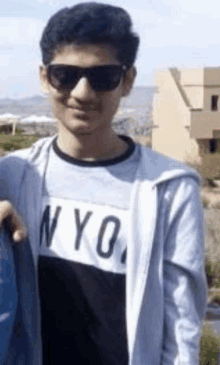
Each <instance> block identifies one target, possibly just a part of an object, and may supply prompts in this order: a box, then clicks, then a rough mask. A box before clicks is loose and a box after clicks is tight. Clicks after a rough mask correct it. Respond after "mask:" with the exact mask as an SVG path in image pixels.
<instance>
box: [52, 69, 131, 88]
mask: <svg viewBox="0 0 220 365" xmlns="http://www.w3.org/2000/svg"><path fill="white" fill-rule="evenodd" d="M56 67H64V68H66V69H67V70H68V69H69V70H71V69H72V70H75V71H77V77H76V79H75V80H74V82H71V81H69V83H67V84H66V87H65V85H60V87H59V86H58V85H55V83H54V82H53V79H52V75H51V73H52V70H53V69H54V68H56ZM102 69H111V70H114V69H116V70H118V71H121V74H120V75H119V77H118V80H117V81H116V82H112V85H108V87H107V88H106V87H105V88H98V87H95V86H94V85H95V82H93V81H94V79H93V78H92V72H94V71H95V72H97V71H98V70H102ZM46 70H47V78H48V81H49V83H50V84H51V85H52V87H54V88H55V89H57V90H58V91H71V90H73V89H74V88H75V87H76V85H77V83H78V82H79V80H80V79H81V78H82V77H86V78H87V79H88V80H89V83H90V85H91V87H92V89H93V90H94V91H96V92H99V91H100V92H103V91H112V90H114V89H116V88H117V87H118V85H119V83H120V80H121V78H122V76H124V74H125V71H126V70H127V66H125V65H100V66H94V67H85V68H84V67H78V66H72V65H66V64H50V65H48V66H47V67H46ZM96 82H97V80H96Z"/></svg>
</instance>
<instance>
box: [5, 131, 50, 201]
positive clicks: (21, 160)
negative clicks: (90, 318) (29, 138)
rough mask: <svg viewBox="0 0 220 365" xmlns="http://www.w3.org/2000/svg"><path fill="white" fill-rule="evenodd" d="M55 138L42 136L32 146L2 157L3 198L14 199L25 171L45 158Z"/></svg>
mask: <svg viewBox="0 0 220 365" xmlns="http://www.w3.org/2000/svg"><path fill="white" fill-rule="evenodd" d="M53 138H54V137H53ZM53 138H51V137H49V138H42V139H40V140H38V141H37V142H36V143H34V144H33V145H32V146H31V147H29V148H27V149H21V150H17V151H14V152H10V153H8V154H7V155H6V156H4V157H2V158H1V159H0V196H1V197H2V198H10V199H13V197H15V196H17V195H18V193H19V191H18V190H19V186H20V183H21V181H22V179H23V176H24V174H25V171H27V168H31V167H33V168H34V167H35V165H36V164H39V163H40V162H41V161H42V160H45V158H46V153H45V151H47V150H48V148H49V146H50V145H51V143H52V140H53Z"/></svg>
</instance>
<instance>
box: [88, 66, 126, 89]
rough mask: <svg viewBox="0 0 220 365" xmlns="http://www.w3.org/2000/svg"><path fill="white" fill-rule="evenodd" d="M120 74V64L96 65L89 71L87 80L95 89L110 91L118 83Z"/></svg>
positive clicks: (121, 71)
mask: <svg viewBox="0 0 220 365" xmlns="http://www.w3.org/2000/svg"><path fill="white" fill-rule="evenodd" d="M122 74H123V70H122V68H121V67H120V66H119V67H118V66H108V67H97V68H94V69H93V70H91V71H90V74H89V81H90V83H91V86H92V88H93V89H94V90H95V91H111V90H114V89H115V88H116V87H117V86H118V85H119V83H120V80H121V77H122Z"/></svg>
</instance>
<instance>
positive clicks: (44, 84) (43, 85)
mask: <svg viewBox="0 0 220 365" xmlns="http://www.w3.org/2000/svg"><path fill="white" fill-rule="evenodd" d="M39 74H40V84H41V91H42V92H43V93H44V94H48V93H49V84H48V80H47V73H46V69H45V67H44V66H40V68H39Z"/></svg>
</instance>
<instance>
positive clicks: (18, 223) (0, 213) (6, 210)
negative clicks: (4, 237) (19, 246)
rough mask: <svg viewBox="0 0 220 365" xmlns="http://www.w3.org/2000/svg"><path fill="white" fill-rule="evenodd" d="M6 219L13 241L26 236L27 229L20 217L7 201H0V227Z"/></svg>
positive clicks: (20, 239) (19, 240)
mask: <svg viewBox="0 0 220 365" xmlns="http://www.w3.org/2000/svg"><path fill="white" fill-rule="evenodd" d="M4 221H7V223H8V226H9V229H10V232H11V234H12V238H13V240H14V241H15V242H21V241H23V240H24V239H25V238H26V237H27V230H26V227H25V225H24V223H23V220H22V218H21V217H20V215H19V214H18V213H17V211H16V210H15V209H14V207H13V205H12V204H11V203H10V202H8V201H1V202H0V227H2V226H3V222H4Z"/></svg>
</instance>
